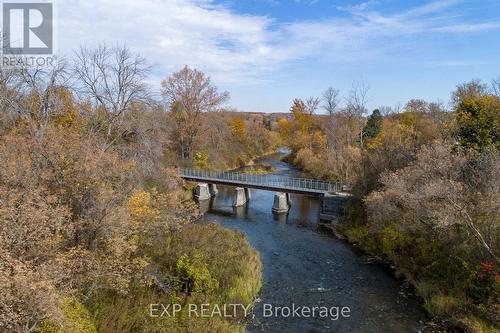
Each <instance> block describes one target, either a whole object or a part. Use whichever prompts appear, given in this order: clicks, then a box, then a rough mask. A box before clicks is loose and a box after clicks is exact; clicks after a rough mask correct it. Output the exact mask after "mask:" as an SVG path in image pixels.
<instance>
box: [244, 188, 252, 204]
mask: <svg viewBox="0 0 500 333" xmlns="http://www.w3.org/2000/svg"><path fill="white" fill-rule="evenodd" d="M245 197H246V198H247V201H250V199H252V195H251V194H250V189H249V188H245Z"/></svg>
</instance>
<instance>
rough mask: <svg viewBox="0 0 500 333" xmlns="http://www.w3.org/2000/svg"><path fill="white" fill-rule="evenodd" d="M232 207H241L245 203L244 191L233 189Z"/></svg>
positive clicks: (239, 188)
mask: <svg viewBox="0 0 500 333" xmlns="http://www.w3.org/2000/svg"><path fill="white" fill-rule="evenodd" d="M234 191H235V192H234V198H233V207H241V206H244V205H245V204H246V203H247V196H246V194H245V193H246V189H244V188H243V187H237V188H235V189H234Z"/></svg>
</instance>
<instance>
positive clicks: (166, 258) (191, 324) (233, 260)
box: [87, 222, 262, 333]
mask: <svg viewBox="0 0 500 333" xmlns="http://www.w3.org/2000/svg"><path fill="white" fill-rule="evenodd" d="M145 251H146V252H147V253H148V255H149V256H150V257H151V258H152V260H153V262H154V263H155V265H156V266H157V267H158V268H159V272H160V274H161V280H162V281H163V282H164V283H167V284H170V286H171V287H172V292H171V293H169V294H165V293H162V292H160V291H159V290H157V289H156V288H155V287H154V286H153V285H150V286H145V285H143V284H140V283H137V284H135V285H134V286H133V287H132V288H131V290H130V293H129V294H128V295H118V294H116V293H114V292H111V291H108V292H103V293H100V294H99V295H98V296H97V297H96V298H94V299H93V300H91V301H90V302H89V303H88V304H87V306H88V308H89V310H90V312H91V313H92V316H93V320H94V323H95V326H96V328H97V331H98V332H110V333H112V332H158V333H159V332H186V333H187V332H220V333H226V332H227V333H233V332H244V331H245V327H244V324H245V318H244V316H243V313H242V312H239V313H238V315H237V317H236V318H220V317H217V316H216V317H212V318H197V317H194V316H189V315H188V310H187V309H188V305H187V304H188V303H189V304H205V303H210V304H220V305H221V306H222V305H223V304H244V305H245V306H246V305H248V304H253V302H254V299H255V298H256V296H257V294H258V293H259V291H260V288H261V276H262V264H261V261H260V256H259V254H258V252H256V251H255V250H254V249H253V248H252V247H251V246H250V245H249V243H248V242H247V240H246V239H245V237H244V236H243V235H242V234H241V233H240V232H237V231H232V230H227V229H224V228H222V227H220V226H219V225H216V224H214V223H205V222H199V223H193V224H190V225H187V226H185V227H183V228H182V229H181V230H179V231H177V232H174V233H171V234H169V235H167V236H166V239H164V240H163V241H160V242H158V243H157V244H153V245H152V246H151V247H149V248H146V249H145ZM186 258H190V260H189V262H190V263H193V265H192V266H190V267H189V271H190V272H193V274H192V275H190V276H189V277H188V278H195V279H196V277H197V276H205V277H206V275H207V274H208V275H209V276H210V278H211V279H213V281H214V282H216V283H213V284H210V288H206V290H204V289H203V288H199V289H197V290H196V291H194V290H193V291H191V292H187V291H186V290H183V289H182V288H181V286H183V285H184V286H185V283H183V282H185V281H184V280H183V279H186V276H185V275H183V273H185V272H181V271H180V270H179V267H180V265H178V263H179V260H181V261H182V262H187V260H186ZM183 267H184V266H183ZM199 285H202V284H199ZM173 303H180V304H184V305H185V306H183V310H182V311H181V312H180V313H178V315H177V316H176V317H161V318H155V317H151V316H150V315H149V305H150V304H173Z"/></svg>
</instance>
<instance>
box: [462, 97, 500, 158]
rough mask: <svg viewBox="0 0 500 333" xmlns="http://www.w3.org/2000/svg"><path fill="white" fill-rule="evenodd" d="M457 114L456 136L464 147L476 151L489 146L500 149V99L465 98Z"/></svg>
mask: <svg viewBox="0 0 500 333" xmlns="http://www.w3.org/2000/svg"><path fill="white" fill-rule="evenodd" d="M456 113H457V118H456V122H457V127H458V128H457V131H456V135H457V137H458V140H459V141H460V144H461V145H462V146H463V147H466V148H473V149H476V150H482V149H484V148H485V147H487V146H489V145H496V146H497V147H500V97H497V96H492V95H490V96H475V97H467V98H463V99H461V101H460V102H459V104H458V105H457V109H456Z"/></svg>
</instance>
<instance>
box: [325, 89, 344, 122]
mask: <svg viewBox="0 0 500 333" xmlns="http://www.w3.org/2000/svg"><path fill="white" fill-rule="evenodd" d="M339 93H340V92H339V91H338V90H337V89H334V88H332V87H328V89H326V91H325V92H324V93H323V105H322V108H323V110H325V111H326V113H327V114H328V115H330V116H332V115H333V114H334V113H335V112H337V111H338V110H337V109H338V106H339V99H338V97H339Z"/></svg>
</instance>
